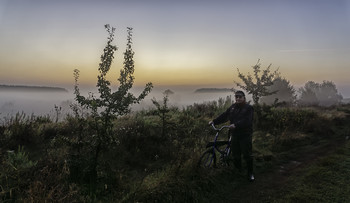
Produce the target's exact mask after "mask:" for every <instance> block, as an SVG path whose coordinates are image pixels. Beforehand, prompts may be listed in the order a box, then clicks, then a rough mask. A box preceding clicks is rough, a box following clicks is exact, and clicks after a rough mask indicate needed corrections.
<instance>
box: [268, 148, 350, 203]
mask: <svg viewBox="0 0 350 203" xmlns="http://www.w3.org/2000/svg"><path fill="white" fill-rule="evenodd" d="M349 177H350V143H349V142H347V143H346V145H345V146H343V147H341V148H339V149H338V150H337V151H336V152H335V153H333V154H331V155H329V156H326V157H323V158H321V159H319V160H318V161H316V163H314V164H312V165H310V166H309V167H306V168H303V169H301V170H299V171H297V172H296V173H295V174H293V176H291V177H290V178H289V181H288V185H286V188H284V189H283V190H282V192H281V194H283V195H281V196H279V197H276V199H275V200H274V202H350V185H349Z"/></svg>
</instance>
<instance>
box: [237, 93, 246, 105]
mask: <svg viewBox="0 0 350 203" xmlns="http://www.w3.org/2000/svg"><path fill="white" fill-rule="evenodd" d="M235 99H236V103H238V104H241V103H244V102H245V94H244V92H243V91H241V90H238V91H236V92H235Z"/></svg>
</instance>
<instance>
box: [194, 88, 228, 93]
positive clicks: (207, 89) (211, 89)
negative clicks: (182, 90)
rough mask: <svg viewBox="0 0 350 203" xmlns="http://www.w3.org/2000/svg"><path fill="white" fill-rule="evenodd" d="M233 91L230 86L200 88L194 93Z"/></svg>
mask: <svg viewBox="0 0 350 203" xmlns="http://www.w3.org/2000/svg"><path fill="white" fill-rule="evenodd" d="M208 92H209V93H212V92H233V89H232V88H200V89H197V90H196V91H195V93H208Z"/></svg>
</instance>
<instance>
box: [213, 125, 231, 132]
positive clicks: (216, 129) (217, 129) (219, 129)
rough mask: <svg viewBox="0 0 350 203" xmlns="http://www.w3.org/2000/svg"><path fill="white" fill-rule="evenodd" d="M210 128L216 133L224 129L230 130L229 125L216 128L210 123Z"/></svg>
mask: <svg viewBox="0 0 350 203" xmlns="http://www.w3.org/2000/svg"><path fill="white" fill-rule="evenodd" d="M211 126H212V127H213V129H214V130H215V131H218V132H220V131H221V130H222V129H224V128H230V126H229V125H224V126H222V127H221V128H216V127H215V125H214V123H212V124H211Z"/></svg>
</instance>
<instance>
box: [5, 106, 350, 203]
mask: <svg viewBox="0 0 350 203" xmlns="http://www.w3.org/2000/svg"><path fill="white" fill-rule="evenodd" d="M215 106H216V105H214V104H207V105H194V106H192V107H188V108H187V109H183V110H182V111H181V110H174V111H172V112H171V113H170V118H169V122H170V123H172V124H171V125H169V126H170V127H169V128H168V129H167V132H166V133H165V134H164V136H162V135H161V133H160V130H161V128H160V125H159V122H160V121H159V119H158V118H157V117H156V116H154V115H153V114H152V111H144V112H140V113H136V114H135V115H129V116H125V117H123V118H120V119H118V120H116V122H115V123H114V132H115V136H116V137H114V139H115V141H114V144H113V145H111V146H110V148H109V150H106V152H105V153H103V154H101V160H102V162H101V164H99V167H98V170H99V173H98V176H99V182H98V193H95V194H90V193H89V179H88V178H89V173H88V166H89V165H88V164H89V157H90V149H89V148H88V146H89V145H86V144H85V143H89V142H90V141H89V140H88V139H86V135H88V133H90V132H91V131H89V129H88V128H87V126H86V125H84V124H85V122H87V121H84V120H82V121H79V120H78V119H76V118H74V117H71V118H69V119H67V120H64V121H62V122H58V123H55V122H50V121H47V120H44V121H42V120H40V119H37V118H34V117H31V118H30V119H17V120H13V121H12V122H9V123H8V124H7V125H4V126H2V129H1V130H2V132H4V134H3V136H0V144H2V145H1V150H0V155H1V156H0V161H1V163H3V164H2V165H0V186H1V187H2V188H4V189H5V190H0V198H1V200H3V201H10V200H11V201H20V200H33V201H42V202H44V201H59V200H60V197H59V196H57V195H56V196H53V195H52V194H53V192H54V191H55V190H57V192H56V193H57V194H66V195H64V196H63V197H64V198H65V200H67V201H68V200H71V201H82V202H90V201H112V202H137V201H139V202H155V201H158V202H210V201H219V202H220V201H221V202H231V201H243V202H244V201H245V200H246V201H248V202H259V200H266V201H268V202H310V201H311V202H316V201H317V202H344V201H348V200H349V195H347V194H345V192H349V187H348V186H347V185H346V181H347V180H346V177H350V174H349V171H350V159H349V158H348V157H349V155H350V149H349V147H350V146H349V144H348V143H347V144H346V145H345V146H344V147H340V148H339V149H338V150H333V149H332V148H330V146H331V145H332V144H335V143H339V142H338V141H337V139H339V138H340V139H344V138H345V137H346V136H349V132H350V130H349V127H348V126H350V124H349V122H350V120H349V119H348V117H347V116H346V115H345V114H344V113H343V112H346V111H348V109H350V106H348V107H342V108H339V110H340V111H341V112H340V113H339V112H338V111H335V110H334V109H330V110H327V109H326V110H323V111H322V114H317V116H315V115H314V114H312V113H311V114H310V113H309V110H307V111H305V112H306V113H305V115H304V114H303V115H304V117H305V118H307V115H311V116H312V120H311V121H309V122H303V125H301V126H299V127H298V128H294V126H295V125H296V122H292V123H291V126H288V124H289V123H288V122H286V123H284V124H283V125H281V128H279V129H277V130H276V129H273V127H275V125H274V123H273V122H272V123H271V122H267V123H266V126H265V128H266V129H271V130H266V129H265V128H264V129H255V131H254V135H253V138H254V140H253V149H254V150H253V153H254V156H255V170H256V171H255V172H256V176H257V181H256V183H254V184H250V183H249V182H248V181H247V180H246V178H245V176H244V175H242V174H240V173H238V172H237V171H235V170H234V168H233V167H229V168H219V169H215V170H198V169H197V168H196V167H195V166H196V163H197V160H198V157H199V156H200V153H201V152H202V151H203V150H204V146H205V144H206V142H207V141H211V140H212V138H213V136H214V134H215V132H213V131H211V130H210V128H209V127H208V126H207V121H208V120H209V119H212V114H213V115H217V114H218V113H219V112H221V111H222V109H219V110H218V109H217V107H215ZM214 107H215V108H214ZM203 112H205V113H203ZM276 112H277V113H278V112H280V113H279V114H278V115H279V116H282V117H283V118H284V117H286V118H288V117H289V116H291V115H295V112H293V110H291V109H288V110H285V109H281V111H279V110H276ZM300 112H304V111H303V110H298V111H297V113H300ZM349 112H350V111H349ZM303 115H302V116H301V120H303V119H304V117H303ZM319 115H320V116H319ZM324 115H329V116H324ZM20 118H26V117H24V116H22V117H20ZM271 119H272V120H273V119H274V118H271ZM79 122H82V123H79ZM24 129H31V130H30V131H26V132H27V133H21V132H23V131H24ZM293 129H294V130H293ZM295 129H297V130H295ZM28 132H30V133H28ZM79 133H80V134H79ZM80 136H81V138H80ZM33 143H34V145H33ZM341 143H342V145H343V143H344V142H341ZM19 144H21V145H22V146H24V152H28V155H29V156H28V161H33V163H37V164H36V165H35V166H32V167H30V168H29V169H28V170H25V171H24V170H23V171H21V179H18V180H20V181H21V182H20V184H18V183H17V182H16V183H15V182H6V178H7V176H9V175H11V174H10V173H9V171H8V170H9V168H8V167H6V166H7V165H6V163H7V162H8V160H7V159H6V156H7V152H6V151H7V150H11V149H12V150H16V149H17V148H18V145H19ZM332 146H333V145H332ZM13 147H15V148H13ZM78 147H79V148H78ZM329 150H330V151H331V152H333V154H332V155H329V156H328V155H327V154H329ZM323 151H324V153H321V152H323ZM334 151H335V152H334ZM73 155H75V156H73ZM305 155H309V156H305ZM325 155H327V157H324V158H320V159H318V157H317V156H320V157H322V156H325ZM300 159H302V160H300ZM316 159H318V160H317V161H315V160H316ZM293 161H295V162H296V163H303V164H302V165H303V167H299V168H297V170H294V169H293V170H292V171H289V178H287V179H286V178H285V177H283V181H281V180H279V179H278V178H279V177H281V176H276V171H278V169H279V166H281V165H287V164H289V163H293ZM305 162H307V163H308V164H307V167H304V165H305V164H304V163H305ZM243 163H244V162H243ZM74 164H76V166H78V167H77V169H78V170H76V171H75V172H74V169H75V165H74ZM74 177H75V178H74ZM314 180H317V181H314ZM259 181H260V182H259ZM5 185H6V186H7V185H8V187H7V189H6V188H5ZM271 185H274V186H273V187H271ZM12 187H16V188H18V189H16V190H12V191H14V192H12V193H13V194H16V195H17V196H13V195H12V196H11V195H9V194H10V193H9V192H10V189H11V188H12ZM0 189H1V188H0ZM343 190H344V191H343ZM235 191H236V192H235ZM252 191H259V192H254V194H252V193H251V192H252Z"/></svg>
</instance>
